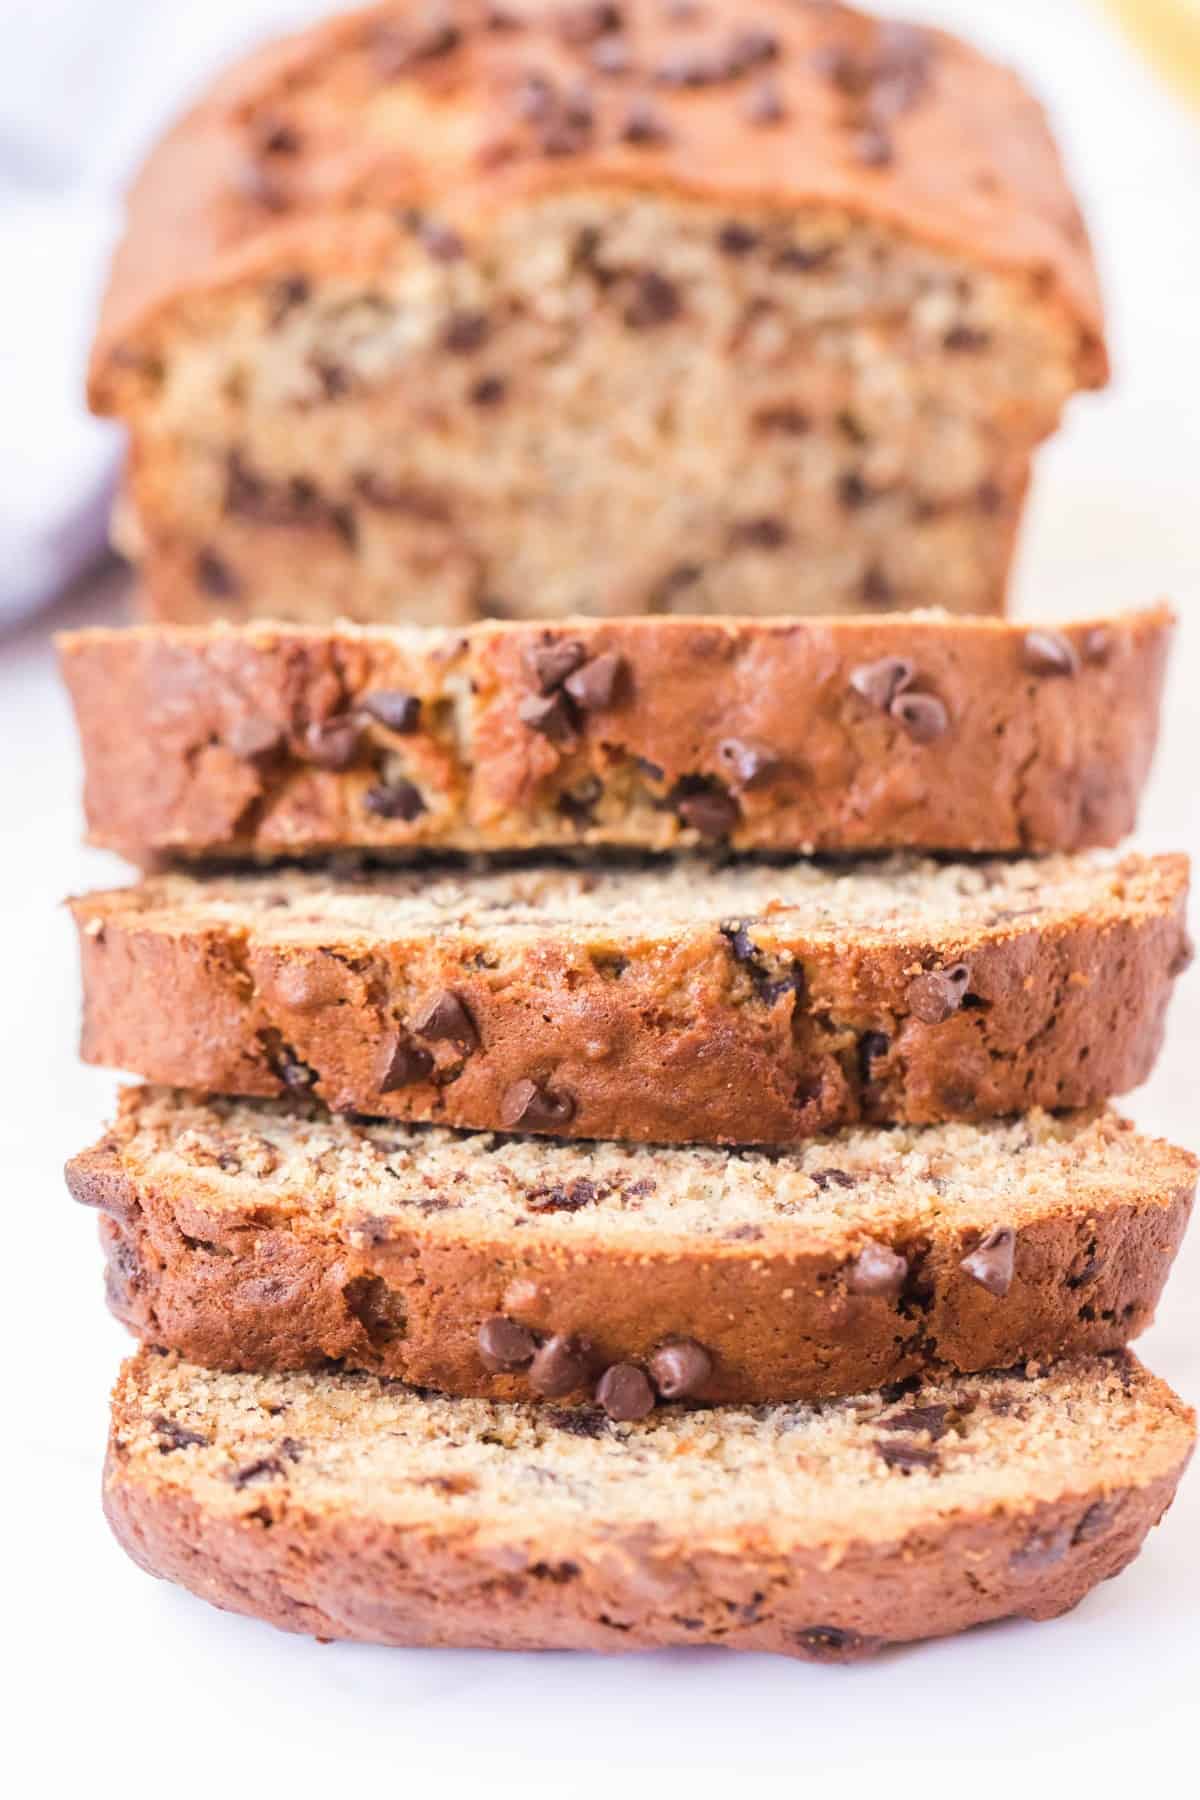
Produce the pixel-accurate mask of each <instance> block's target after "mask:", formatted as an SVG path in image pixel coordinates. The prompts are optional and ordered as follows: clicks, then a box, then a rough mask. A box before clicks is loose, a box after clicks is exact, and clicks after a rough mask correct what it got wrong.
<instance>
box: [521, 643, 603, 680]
mask: <svg viewBox="0 0 1200 1800" xmlns="http://www.w3.org/2000/svg"><path fill="white" fill-rule="evenodd" d="M586 656H587V651H586V650H585V649H584V647H583V645H582V644H581V643H579V642H578V640H577V639H574V638H566V639H563V638H559V639H556V640H554V641H553V642H551V643H547V644H534V645H530V647H529V648H528V649H526V651H525V653H524V655H523V657H522V661H523V662H524V664H525V667H526V669H527V670H528V671H529V673H530V674H531V675H532V676H533V679H534V680H535V681H536V682H537V685H538V688H539V689H540V691H541V692H542V693H543V694H552V693H553V692H554V690H555V688H560V687H561V686H562V684H563V682H564V681H565V680H566V679H567V676H568V675H573V674H574V672H575V670H576V669H577V668H578V667H579V666H580V664H581V663H582V662H583V661H584V659H585V658H586Z"/></svg>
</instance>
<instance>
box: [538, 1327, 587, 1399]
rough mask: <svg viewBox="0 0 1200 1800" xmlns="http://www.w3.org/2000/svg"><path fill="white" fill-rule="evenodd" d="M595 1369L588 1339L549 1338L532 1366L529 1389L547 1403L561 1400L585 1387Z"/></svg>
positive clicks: (540, 1347) (541, 1346)
mask: <svg viewBox="0 0 1200 1800" xmlns="http://www.w3.org/2000/svg"><path fill="white" fill-rule="evenodd" d="M591 1367H592V1350H591V1346H590V1344H588V1342H587V1340H586V1339H585V1338H577V1337H565V1336H561V1335H560V1336H555V1337H551V1338H547V1339H546V1342H545V1343H544V1344H542V1345H540V1346H539V1348H538V1350H537V1353H536V1355H535V1356H534V1358H533V1361H532V1363H531V1364H530V1365H529V1385H530V1387H531V1388H532V1389H533V1391H534V1393H535V1394H542V1395H543V1396H544V1397H545V1398H546V1399H547V1400H560V1399H561V1398H562V1396H563V1395H564V1394H569V1393H571V1392H572V1391H573V1390H574V1389H575V1388H578V1387H582V1386H583V1384H584V1382H585V1381H586V1380H587V1379H588V1376H589V1375H590V1374H591Z"/></svg>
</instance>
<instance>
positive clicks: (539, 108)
mask: <svg viewBox="0 0 1200 1800" xmlns="http://www.w3.org/2000/svg"><path fill="white" fill-rule="evenodd" d="M557 104H558V98H557V95H556V94H555V91H554V84H553V82H551V81H550V80H549V78H548V77H547V76H545V75H543V74H541V73H540V72H539V71H538V70H537V69H529V70H527V72H526V73H525V74H524V75H522V77H521V80H520V82H519V83H518V85H517V89H516V92H515V93H514V95H513V106H514V108H515V109H516V111H517V113H518V115H519V116H520V117H521V118H522V119H529V120H530V121H531V122H532V123H533V124H535V125H536V124H541V123H542V122H544V121H545V120H547V119H549V118H551V117H552V116H553V113H554V109H555V107H556V106H557Z"/></svg>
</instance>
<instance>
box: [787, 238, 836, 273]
mask: <svg viewBox="0 0 1200 1800" xmlns="http://www.w3.org/2000/svg"><path fill="white" fill-rule="evenodd" d="M833 250H834V247H833V245H832V244H788V245H786V246H785V247H784V248H783V249H782V250H781V251H780V252H779V254H778V256H777V257H776V258H775V262H774V267H775V268H777V269H786V270H788V271H790V272H792V273H794V274H797V275H808V274H810V273H811V272H812V270H813V269H823V268H824V267H825V265H826V264H827V263H830V262H832V261H833Z"/></svg>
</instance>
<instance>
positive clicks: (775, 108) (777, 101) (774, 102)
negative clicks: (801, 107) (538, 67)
mask: <svg viewBox="0 0 1200 1800" xmlns="http://www.w3.org/2000/svg"><path fill="white" fill-rule="evenodd" d="M743 111H744V113H745V117H746V122H747V124H750V125H780V124H782V123H783V121H784V119H786V118H787V116H788V113H787V107H786V106H785V105H784V100H783V95H782V94H781V93H780V91H779V83H778V82H776V81H760V82H759V83H758V84H757V86H756V87H755V88H754V90H753V91H752V93H751V94H750V95H749V97H748V99H747V101H746V104H745V107H744V108H743Z"/></svg>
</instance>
